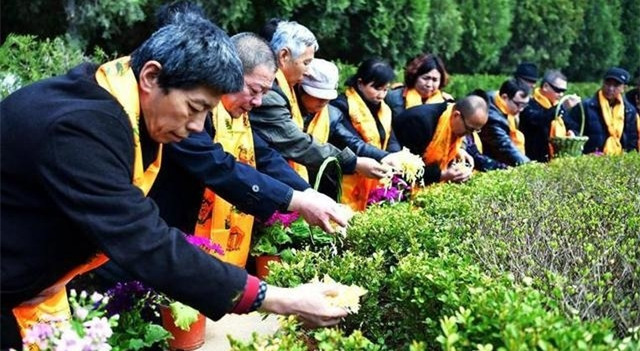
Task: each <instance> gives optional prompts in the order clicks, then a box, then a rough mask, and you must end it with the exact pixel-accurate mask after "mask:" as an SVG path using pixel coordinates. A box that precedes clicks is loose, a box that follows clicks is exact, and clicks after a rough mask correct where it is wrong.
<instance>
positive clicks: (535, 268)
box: [269, 153, 640, 350]
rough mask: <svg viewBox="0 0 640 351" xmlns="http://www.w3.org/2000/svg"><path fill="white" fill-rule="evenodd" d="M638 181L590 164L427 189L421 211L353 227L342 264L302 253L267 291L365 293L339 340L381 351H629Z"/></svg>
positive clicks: (628, 165)
mask: <svg viewBox="0 0 640 351" xmlns="http://www.w3.org/2000/svg"><path fill="white" fill-rule="evenodd" d="M638 169H640V155H638V154H636V153H631V154H626V155H624V156H620V157H595V156H585V157H578V158H568V159H559V160H554V161H552V162H551V163H549V164H530V165H525V166H522V167H518V168H512V169H508V170H504V171H494V172H489V173H485V174H480V175H478V176H476V177H474V178H473V179H472V180H471V181H470V182H468V183H467V184H462V185H460V184H439V185H435V186H431V187H429V188H427V189H425V190H424V191H423V192H421V193H419V194H418V195H417V196H416V198H415V199H414V203H413V204H414V205H415V206H416V207H417V208H413V209H412V208H410V207H409V206H408V205H407V204H398V205H394V206H387V207H373V208H371V209H369V210H368V211H367V212H365V213H363V214H359V215H358V216H356V217H355V218H354V222H353V224H352V226H351V228H350V231H349V235H348V237H347V239H346V240H345V243H344V247H343V249H345V251H344V252H342V253H340V254H338V255H337V256H333V255H329V254H327V253H310V252H299V253H298V254H297V255H296V256H295V259H294V261H292V262H289V263H286V264H284V265H281V266H276V267H274V269H273V270H272V273H271V275H270V276H269V280H270V281H271V282H274V283H276V284H279V285H296V284H299V283H302V282H306V281H308V280H310V279H311V278H312V277H313V276H315V275H322V274H324V273H328V274H329V275H330V276H332V277H333V278H335V279H336V280H338V281H342V282H344V283H345V284H358V285H361V286H363V287H365V288H366V289H368V290H369V292H368V293H367V294H366V295H365V296H364V297H363V300H362V309H361V310H360V313H359V314H357V315H352V316H349V318H348V319H347V320H346V322H345V323H344V324H342V327H343V328H344V330H345V332H347V333H349V332H352V331H354V330H358V329H359V330H361V331H362V334H363V335H364V336H365V337H367V338H368V339H369V340H373V341H374V342H375V343H376V344H378V345H383V347H384V348H389V349H406V348H410V349H412V350H426V349H428V350H431V349H436V348H442V349H444V350H453V349H482V350H490V349H498V348H505V349H517V348H525V349H533V348H540V349H565V350H566V349H585V350H587V349H589V350H614V349H617V350H635V349H637V348H638V347H640V328H638V327H637V326H638V325H640V316H639V315H638V311H640V295H639V293H638V291H637V290H638V289H637V287H638V286H639V285H640V268H638V264H637V262H638V261H639V260H640V252H638V250H637V243H638V240H639V238H638V233H640V198H638V196H637V194H639V193H640V178H638V176H637V170H638ZM568 194H571V195H568ZM408 316H411V317H408ZM620 337H622V338H620Z"/></svg>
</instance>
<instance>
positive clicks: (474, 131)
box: [458, 111, 482, 134]
mask: <svg viewBox="0 0 640 351" xmlns="http://www.w3.org/2000/svg"><path fill="white" fill-rule="evenodd" d="M458 112H459V111H458ZM460 119H461V120H462V124H463V125H464V129H465V130H466V131H467V133H468V134H473V133H480V131H481V130H482V129H481V128H478V129H475V128H473V127H471V126H470V125H468V124H467V119H466V118H465V117H464V115H463V114H462V112H460Z"/></svg>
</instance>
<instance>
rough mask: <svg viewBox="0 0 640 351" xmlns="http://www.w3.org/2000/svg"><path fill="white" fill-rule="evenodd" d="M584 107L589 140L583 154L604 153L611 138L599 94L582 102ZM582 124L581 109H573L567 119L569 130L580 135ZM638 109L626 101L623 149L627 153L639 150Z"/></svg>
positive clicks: (585, 131)
mask: <svg viewBox="0 0 640 351" xmlns="http://www.w3.org/2000/svg"><path fill="white" fill-rule="evenodd" d="M582 106H583V107H584V114H585V116H584V132H583V135H585V136H588V137H589V140H588V141H587V143H586V144H585V145H584V149H583V150H582V152H583V153H585V154H589V153H592V152H595V151H602V149H603V148H604V142H605V140H607V137H608V136H609V132H608V130H607V125H606V124H605V123H604V119H603V117H602V112H601V110H600V103H599V102H598V94H597V93H596V95H595V96H594V97H592V98H589V99H585V100H583V101H582ZM581 123H582V118H581V111H580V107H578V106H575V107H574V108H572V109H571V111H570V113H569V116H568V118H566V119H565V124H566V126H567V129H571V130H573V132H574V133H575V134H576V135H578V133H579V132H580V125H581ZM636 123H637V122H636V109H635V108H634V107H633V105H632V104H631V103H630V102H629V101H628V100H626V99H625V100H624V129H623V130H622V138H621V140H620V142H621V143H622V149H623V150H625V151H631V150H636V149H637V148H638V127H637V125H636Z"/></svg>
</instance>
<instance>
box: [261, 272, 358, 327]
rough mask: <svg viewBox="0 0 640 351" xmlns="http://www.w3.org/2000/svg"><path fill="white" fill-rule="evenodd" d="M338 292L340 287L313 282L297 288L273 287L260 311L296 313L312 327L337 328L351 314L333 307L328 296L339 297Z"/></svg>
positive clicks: (307, 325) (270, 288)
mask: <svg viewBox="0 0 640 351" xmlns="http://www.w3.org/2000/svg"><path fill="white" fill-rule="evenodd" d="M338 289H339V286H338V285H337V284H326V283H309V284H303V285H300V286H297V287H295V288H279V287H276V286H271V285H269V286H268V287H267V294H266V296H265V298H264V301H263V302H262V306H260V310H261V311H264V312H271V313H277V314H282V315H291V314H294V315H296V316H298V318H299V319H300V320H301V321H302V322H303V324H304V325H305V326H306V327H309V328H317V327H328V326H332V325H336V324H338V323H339V322H340V320H341V319H342V318H344V317H346V316H347V311H346V310H345V309H343V308H340V307H336V306H331V304H329V301H328V300H327V299H326V296H332V295H335V294H337V293H338Z"/></svg>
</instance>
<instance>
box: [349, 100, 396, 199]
mask: <svg viewBox="0 0 640 351" xmlns="http://www.w3.org/2000/svg"><path fill="white" fill-rule="evenodd" d="M345 95H346V96H347V104H348V106H349V118H350V120H351V124H353V127H354V128H355V129H356V131H357V132H358V134H360V137H362V139H363V140H364V141H365V142H366V143H367V144H370V145H373V146H375V147H377V148H379V149H382V150H384V149H386V148H387V144H388V142H389V137H390V136H391V109H390V108H389V106H387V104H385V103H384V101H383V102H381V105H380V110H379V111H378V119H379V120H380V123H381V124H382V127H383V128H384V131H385V139H384V140H380V133H379V132H378V127H377V125H376V120H375V118H374V117H373V115H372V114H371V111H370V110H369V108H368V107H367V104H366V103H365V102H364V100H362V98H361V97H360V95H359V94H358V92H357V91H356V90H355V89H354V88H352V87H349V88H347V90H346V92H345ZM377 185H378V180H376V179H370V178H366V177H364V176H362V175H359V174H351V175H345V176H344V177H343V178H342V201H343V203H345V204H347V205H349V206H350V207H351V209H353V210H354V211H362V210H364V209H365V208H366V207H367V201H368V199H369V193H370V192H371V190H373V189H374V188H375V187H376V186H377Z"/></svg>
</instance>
